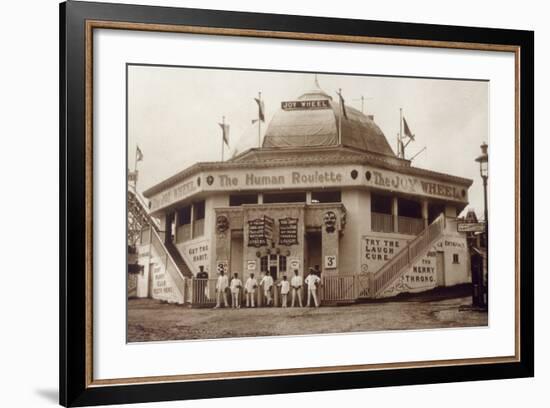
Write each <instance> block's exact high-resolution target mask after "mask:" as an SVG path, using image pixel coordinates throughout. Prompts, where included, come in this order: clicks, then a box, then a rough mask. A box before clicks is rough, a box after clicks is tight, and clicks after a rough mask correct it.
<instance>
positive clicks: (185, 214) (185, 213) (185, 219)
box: [178, 205, 191, 226]
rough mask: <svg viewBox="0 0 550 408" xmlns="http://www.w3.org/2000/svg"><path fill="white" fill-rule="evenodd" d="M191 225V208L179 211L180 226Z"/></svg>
mask: <svg viewBox="0 0 550 408" xmlns="http://www.w3.org/2000/svg"><path fill="white" fill-rule="evenodd" d="M186 224H191V206H190V205H188V206H187V207H183V208H180V209H179V210H178V226H179V225H186Z"/></svg>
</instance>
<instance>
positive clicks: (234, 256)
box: [229, 231, 248, 282]
mask: <svg viewBox="0 0 550 408" xmlns="http://www.w3.org/2000/svg"><path fill="white" fill-rule="evenodd" d="M230 258H231V266H230V269H229V270H230V271H231V276H229V281H231V278H232V277H233V274H234V273H238V274H239V277H240V278H241V280H243V279H244V280H243V282H244V281H245V280H246V279H247V278H248V276H245V275H246V274H245V271H244V269H243V268H244V265H243V233H242V231H231V255H230Z"/></svg>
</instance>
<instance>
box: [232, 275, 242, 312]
mask: <svg viewBox="0 0 550 408" xmlns="http://www.w3.org/2000/svg"><path fill="white" fill-rule="evenodd" d="M242 286H243V283H242V282H241V280H240V279H239V275H238V274H234V275H233V279H231V285H230V289H231V306H232V307H233V308H234V309H239V308H240V307H241V296H240V295H241V287H242Z"/></svg>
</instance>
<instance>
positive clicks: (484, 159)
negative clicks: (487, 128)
mask: <svg viewBox="0 0 550 408" xmlns="http://www.w3.org/2000/svg"><path fill="white" fill-rule="evenodd" d="M480 147H481V155H480V156H479V157H478V158H476V162H478V163H479V174H480V175H481V179H482V180H483V205H484V208H483V216H484V218H485V234H484V238H485V239H484V244H485V256H484V257H483V258H484V259H483V261H484V262H483V276H482V277H481V279H480V282H481V285H480V286H481V291H480V292H481V293H479V294H478V296H479V297H478V299H477V305H478V306H486V305H487V300H486V299H485V296H484V294H485V292H486V288H485V284H484V279H483V277H484V276H487V277H488V270H489V260H488V257H489V216H488V211H487V179H488V178H489V154H488V153H487V148H488V146H487V143H485V142H483V144H482V145H481V146H480Z"/></svg>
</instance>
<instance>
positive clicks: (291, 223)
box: [279, 217, 298, 246]
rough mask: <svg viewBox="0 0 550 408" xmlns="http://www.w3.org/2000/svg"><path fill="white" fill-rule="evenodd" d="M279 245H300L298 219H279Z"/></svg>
mask: <svg viewBox="0 0 550 408" xmlns="http://www.w3.org/2000/svg"><path fill="white" fill-rule="evenodd" d="M279 245H285V246H291V245H298V218H290V217H286V218H281V219H279Z"/></svg>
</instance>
